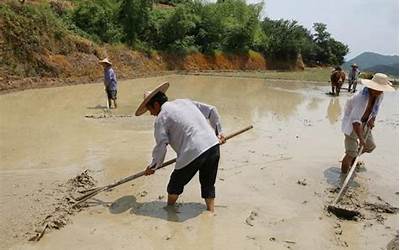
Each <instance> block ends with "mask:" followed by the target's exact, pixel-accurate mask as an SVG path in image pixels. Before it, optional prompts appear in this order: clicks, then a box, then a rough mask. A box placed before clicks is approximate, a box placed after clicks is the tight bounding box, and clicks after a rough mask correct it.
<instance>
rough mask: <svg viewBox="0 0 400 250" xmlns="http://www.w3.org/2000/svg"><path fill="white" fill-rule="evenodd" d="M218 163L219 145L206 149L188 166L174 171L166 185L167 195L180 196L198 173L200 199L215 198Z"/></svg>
mask: <svg viewBox="0 0 400 250" xmlns="http://www.w3.org/2000/svg"><path fill="white" fill-rule="evenodd" d="M218 162H219V144H218V145H215V146H213V147H212V148H210V149H208V150H207V151H205V152H204V153H202V154H201V155H200V156H199V157H197V158H196V159H194V160H193V161H192V162H191V163H189V165H187V166H185V167H183V168H182V169H178V170H174V171H173V172H172V174H171V177H170V180H169V183H168V188H167V191H168V194H176V195H180V194H182V192H183V189H184V187H185V185H186V184H188V183H189V181H190V180H191V179H192V178H193V176H194V175H195V174H196V173H197V171H199V180H200V185H201V197H202V198H204V199H206V198H215V186H214V185H215V179H216V177H217V171H218Z"/></svg>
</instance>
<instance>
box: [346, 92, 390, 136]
mask: <svg viewBox="0 0 400 250" xmlns="http://www.w3.org/2000/svg"><path fill="white" fill-rule="evenodd" d="M368 98H369V94H368V88H367V87H364V88H363V89H362V90H361V91H359V92H357V93H356V94H355V95H353V96H352V97H351V98H350V99H349V100H347V102H346V106H345V108H344V115H343V120H342V132H343V133H344V134H346V135H350V134H351V132H353V123H359V124H362V122H361V118H362V116H363V115H364V112H365V110H366V109H367V106H368ZM382 100H383V93H382V94H380V95H379V96H378V97H377V99H376V100H375V104H374V107H373V108H372V111H371V114H370V115H369V117H368V120H369V119H371V118H372V117H376V116H377V115H378V111H379V107H380V105H381V102H382Z"/></svg>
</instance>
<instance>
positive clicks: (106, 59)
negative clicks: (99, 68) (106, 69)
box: [99, 58, 112, 65]
mask: <svg viewBox="0 0 400 250" xmlns="http://www.w3.org/2000/svg"><path fill="white" fill-rule="evenodd" d="M99 63H100V64H103V63H106V64H108V65H112V63H111V62H110V60H108V58H104V59H103V60H100V61H99Z"/></svg>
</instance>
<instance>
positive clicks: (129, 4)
mask: <svg viewBox="0 0 400 250" xmlns="http://www.w3.org/2000/svg"><path fill="white" fill-rule="evenodd" d="M152 6H153V2H152V1H149V0H122V2H121V6H120V8H119V12H118V20H119V22H120V23H121V25H122V28H123V30H124V38H125V41H126V42H127V43H128V44H129V45H131V46H133V45H134V44H135V43H136V42H137V40H138V38H139V35H140V34H142V33H143V31H144V30H145V29H146V28H147V27H148V23H149V16H150V11H151V9H152Z"/></svg>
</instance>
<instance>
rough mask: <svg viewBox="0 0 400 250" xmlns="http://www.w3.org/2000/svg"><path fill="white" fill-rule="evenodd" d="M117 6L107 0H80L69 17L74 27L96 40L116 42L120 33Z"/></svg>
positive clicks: (119, 37)
mask: <svg viewBox="0 0 400 250" xmlns="http://www.w3.org/2000/svg"><path fill="white" fill-rule="evenodd" d="M117 7H118V6H116V5H114V4H113V3H112V2H111V1H109V0H95V1H91V0H86V1H82V2H80V3H79V4H78V6H77V7H76V8H75V9H74V11H73V13H72V15H71V19H72V21H73V23H74V25H75V26H76V27H78V28H79V29H81V30H82V31H84V32H86V33H87V34H89V35H90V36H91V37H92V39H94V40H96V41H102V42H106V43H114V42H118V41H120V39H121V36H122V34H121V28H120V27H119V25H118V24H117V23H116V16H115V12H116V9H117Z"/></svg>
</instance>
